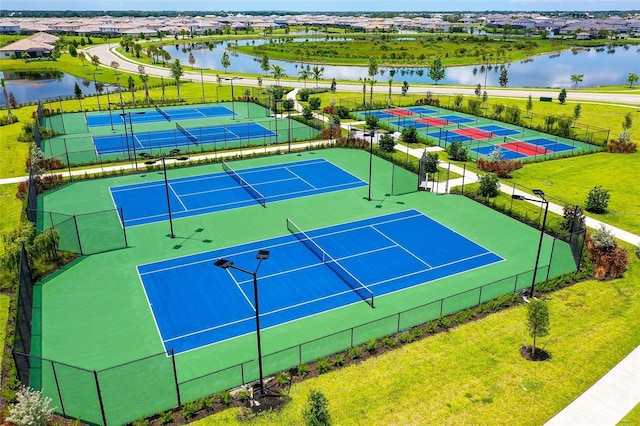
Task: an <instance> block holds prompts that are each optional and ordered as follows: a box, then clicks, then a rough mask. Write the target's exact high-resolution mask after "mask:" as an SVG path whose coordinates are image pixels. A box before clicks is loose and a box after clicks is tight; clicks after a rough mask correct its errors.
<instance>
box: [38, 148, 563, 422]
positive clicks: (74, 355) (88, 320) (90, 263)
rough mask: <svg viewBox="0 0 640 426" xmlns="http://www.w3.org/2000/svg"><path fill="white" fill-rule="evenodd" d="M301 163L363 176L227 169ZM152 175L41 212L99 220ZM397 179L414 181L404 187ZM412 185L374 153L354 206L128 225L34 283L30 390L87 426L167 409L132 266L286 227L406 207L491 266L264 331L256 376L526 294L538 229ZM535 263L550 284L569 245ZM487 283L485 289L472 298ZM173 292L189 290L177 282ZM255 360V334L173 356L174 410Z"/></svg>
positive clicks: (51, 202)
mask: <svg viewBox="0 0 640 426" xmlns="http://www.w3.org/2000/svg"><path fill="white" fill-rule="evenodd" d="M314 158H324V159H326V160H328V161H330V162H331V163H333V164H335V165H337V166H338V167H341V168H343V169H344V170H347V171H348V172H350V173H352V174H354V175H356V176H357V177H359V178H360V179H362V180H364V181H367V179H368V174H369V154H368V153H366V152H363V151H358V150H345V149H327V150H318V151H309V152H304V153H301V154H286V155H278V156H272V157H266V158H255V159H248V160H242V161H236V162H234V163H233V166H234V168H235V169H236V170H241V169H243V168H249V167H256V166H263V165H270V164H280V163H288V162H295V161H301V160H309V159H314ZM221 171H222V168H221V166H220V164H211V165H205V166H198V167H191V168H180V169H171V170H169V171H168V174H169V177H170V178H173V177H183V176H194V175H200V174H208V173H214V172H221ZM392 176H393V179H395V185H398V184H399V183H402V185H403V189H404V190H403V191H398V190H397V188H396V189H395V190H394V191H393V192H394V193H396V194H399V193H402V195H390V194H391V193H392ZM162 179H163V176H162V174H161V173H160V172H157V171H154V172H150V173H144V174H137V175H133V176H122V177H114V178H105V179H99V180H88V181H81V182H75V183H71V184H69V185H67V186H65V187H63V188H60V189H58V190H56V191H52V192H50V193H48V194H47V195H45V196H44V197H42V198H41V199H40V207H41V208H42V209H43V210H45V211H55V212H58V213H61V214H69V215H72V214H83V213H88V212H94V211H109V210H111V209H113V204H112V200H111V196H110V194H109V187H110V186H121V185H126V184H134V183H142V182H150V181H162ZM409 182H413V183H414V188H413V190H411V188H410V184H409ZM415 186H417V177H416V176H415V175H412V174H411V173H409V172H406V171H404V170H400V169H398V168H394V167H393V166H392V165H391V164H390V163H388V162H386V161H383V160H381V159H379V158H377V157H374V158H373V181H372V187H371V195H372V201H368V200H367V197H368V190H369V188H367V187H366V186H364V187H360V188H356V189H349V190H344V191H337V192H331V193H326V194H321V195H316V196H312V197H303V198H297V199H291V200H286V201H282V202H274V203H271V204H268V205H267V207H266V208H264V207H262V206H261V205H259V204H257V203H256V205H255V206H251V207H245V208H242V209H236V210H226V211H220V212H216V213H213V214H208V215H202V216H194V217H187V218H183V219H180V220H176V221H174V228H175V234H176V238H175V239H171V238H169V236H168V235H169V223H168V222H159V223H153V224H149V225H144V226H137V227H133V228H128V229H127V238H128V247H127V248H121V249H114V250H109V251H106V252H102V253H98V254H93V255H91V256H83V257H80V258H79V259H77V260H76V261H75V262H73V263H72V264H70V265H67V266H66V267H64V268H63V269H62V270H60V271H59V272H57V273H55V274H54V275H51V276H49V277H47V278H46V279H45V280H43V281H42V282H41V283H39V284H38V285H37V287H36V296H35V299H36V300H35V301H34V306H35V308H34V320H33V323H34V332H33V334H34V342H33V347H34V354H36V355H40V356H41V357H42V358H43V359H44V361H43V362H42V363H41V364H38V363H35V362H33V363H32V366H33V370H32V377H31V381H32V383H33V384H34V386H33V387H38V386H42V387H43V388H44V389H45V393H46V394H47V395H48V396H50V397H51V398H52V399H53V404H52V405H54V406H58V407H60V402H61V401H60V396H59V394H58V390H57V389H58V388H57V387H56V381H57V384H58V386H59V389H60V394H61V395H62V400H63V402H64V407H65V410H66V412H67V413H68V415H70V416H72V417H80V418H82V420H83V421H87V422H91V423H102V421H103V418H102V413H101V409H100V404H99V397H100V398H101V400H102V402H103V404H104V413H105V417H106V419H107V421H108V422H109V423H117V424H121V423H126V422H131V421H133V420H135V419H137V418H140V417H141V416H143V415H151V414H154V413H156V412H158V411H161V410H165V409H169V408H172V407H174V406H176V405H178V403H177V391H176V384H175V382H174V371H173V367H172V358H171V356H167V354H165V353H164V352H163V350H164V348H163V344H162V342H161V339H160V336H159V334H158V330H157V328H156V324H155V322H154V318H153V316H152V314H151V311H150V308H149V305H148V302H147V299H146V296H145V292H144V290H143V286H142V284H141V281H140V277H139V276H138V272H137V269H136V266H137V265H140V264H145V263H150V262H156V261H160V260H166V259H171V258H176V257H181V256H187V255H191V254H194V253H201V252H205V251H210V250H215V249H218V248H224V247H229V246H233V245H239V244H243V243H248V242H252V241H257V240H263V239H268V238H273V237H278V236H283V235H286V234H287V233H288V231H287V228H286V218H292V219H293V220H295V222H296V224H297V225H298V226H300V227H301V228H302V229H315V228H320V227H324V226H330V225H335V224H340V223H345V222H349V221H355V220H359V219H364V218H369V217H373V216H380V215H384V214H388V213H393V212H399V211H403V210H407V209H416V210H418V211H420V212H422V213H423V214H425V215H427V216H429V217H431V218H432V219H434V220H436V221H438V222H440V223H441V224H443V225H445V226H447V227H449V228H451V229H453V230H455V231H456V232H458V233H460V234H462V235H463V236H465V237H466V238H468V239H470V240H472V241H474V242H476V243H477V244H479V245H481V246H483V247H485V248H486V249H488V250H491V251H493V252H494V253H496V254H497V255H499V256H501V257H502V258H504V261H502V262H498V263H495V264H491V265H489V266H485V267H482V268H478V269H473V270H469V271H467V272H464V273H461V274H459V275H454V276H449V277H446V278H443V279H440V280H436V281H433V282H429V283H426V284H423V285H419V286H416V287H412V288H409V289H406V290H402V291H398V292H396V293H392V294H388V295H385V296H382V297H377V298H376V308H375V309H372V308H371V307H370V306H369V305H367V304H366V303H364V302H363V303H357V304H354V305H350V306H346V307H343V308H339V309H335V310H332V311H329V312H325V313H322V314H319V315H314V316H311V317H306V318H303V319H300V320H296V321H292V322H289V323H286V324H283V325H279V326H277V327H273V328H269V329H265V330H263V331H262V349H263V354H264V371H265V374H274V373H277V372H279V371H282V370H286V369H288V368H291V367H294V366H296V365H298V364H299V363H300V362H309V361H312V360H315V359H316V358H318V357H320V356H325V355H329V354H331V353H334V352H337V351H340V350H344V349H347V348H348V347H349V346H350V345H351V344H362V343H364V342H366V341H367V340H369V339H371V338H374V337H382V336H383V335H386V334H390V333H394V332H396V331H397V329H398V328H400V329H404V328H407V327H410V326H412V325H417V324H420V323H424V322H426V321H428V320H432V319H435V318H437V317H438V316H439V315H440V314H441V313H443V314H448V313H451V312H455V311H457V310H461V309H465V308H467V307H470V306H474V305H475V304H477V302H478V300H482V301H486V300H489V299H491V298H495V297H497V296H498V295H499V294H503V293H509V292H513V291H514V290H520V289H524V288H526V287H529V286H530V285H531V280H532V272H531V270H532V268H533V265H534V262H535V258H536V253H537V246H538V239H539V237H540V232H539V231H538V230H535V229H533V228H530V227H528V226H526V225H523V224H522V223H520V222H518V221H516V220H513V219H511V218H509V217H507V216H504V215H502V214H500V213H497V212H495V211H493V210H491V209H489V208H487V207H484V206H482V205H480V204H478V203H476V202H474V201H472V200H470V199H467V198H465V197H462V196H457V195H437V194H434V193H428V192H416V191H415ZM112 214H113V215H115V213H112ZM115 217H116V218H117V216H115ZM105 223H106V222H105ZM113 223H114V222H112V223H111V225H112V227H113V226H114V225H113ZM115 223H116V225H117V221H115ZM105 227H107V225H105ZM87 232H90V231H87ZM423 244H424V245H425V248H428V249H430V250H433V249H434V248H436V249H437V248H438V247H439V245H440V242H439V241H435V240H434V241H431V240H426V241H424V242H423ZM550 257H551V265H550V267H548V265H549V263H550ZM540 266H541V268H540V270H539V272H538V278H539V280H541V279H544V278H545V276H546V275H547V273H549V276H555V275H558V274H561V273H565V272H569V271H573V270H575V264H574V262H573V257H572V255H571V252H570V249H569V247H568V245H567V244H566V243H564V242H561V241H557V240H556V241H554V240H553V239H552V238H551V237H549V236H546V237H545V239H544V243H543V246H542V251H541V260H540ZM515 276H517V278H516V277H515ZM489 283H494V284H492V285H489V286H485V287H484V288H483V290H482V292H480V291H479V290H478V288H479V287H480V286H483V285H486V284H489ZM175 285H176V286H181V285H188V283H186V282H180V280H177V281H176V282H175ZM211 291H212V292H215V291H216V290H215V288H212V289H211ZM443 298H446V299H445V300H441V299H443ZM177 308H178V309H184V310H185V311H187V310H189V309H190V306H189V303H188V301H187V302H186V303H184V306H178V307H177ZM400 312H404V313H402V314H399V313H400ZM306 342H310V343H306ZM299 345H300V346H299ZM255 358H256V339H255V335H254V334H250V335H246V336H242V337H238V338H235V339H231V340H227V341H224V342H221V343H217V344H214V345H210V346H206V347H201V348H198V349H195V350H192V351H189V352H184V353H181V354H179V355H176V356H175V365H176V375H177V381H178V383H179V386H178V389H179V391H180V397H181V400H182V402H185V401H190V400H194V399H196V398H199V397H202V396H205V395H210V394H212V393H215V392H217V391H220V390H223V389H228V388H232V387H235V386H238V385H240V384H241V383H242V382H243V381H244V382H249V381H252V380H255V379H256V378H257V362H256V360H255ZM51 361H55V362H51ZM241 363H244V364H242V365H240V364H241ZM96 378H97V382H98V383H99V390H100V393H99V394H98V390H97V386H96ZM98 395H99V397H98ZM134 401H135V404H134V403H132V402H134Z"/></svg>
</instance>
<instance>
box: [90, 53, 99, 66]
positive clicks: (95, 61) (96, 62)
mask: <svg viewBox="0 0 640 426" xmlns="http://www.w3.org/2000/svg"><path fill="white" fill-rule="evenodd" d="M91 63H92V64H93V65H94V66H95V67H96V69H98V65H100V58H99V57H98V55H91Z"/></svg>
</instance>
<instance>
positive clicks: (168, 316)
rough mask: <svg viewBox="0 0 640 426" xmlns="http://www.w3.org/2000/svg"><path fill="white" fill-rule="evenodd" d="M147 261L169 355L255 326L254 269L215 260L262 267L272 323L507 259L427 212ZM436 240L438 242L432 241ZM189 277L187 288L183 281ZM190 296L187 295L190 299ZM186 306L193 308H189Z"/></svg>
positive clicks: (144, 275) (266, 319)
mask: <svg viewBox="0 0 640 426" xmlns="http://www.w3.org/2000/svg"><path fill="white" fill-rule="evenodd" d="M288 228H289V231H290V235H285V236H282V237H278V238H273V239H268V240H263V241H259V242H252V243H249V244H245V245H241V246H236V247H230V248H224V249H221V250H216V251H212V252H207V253H202V254H196V255H192V256H187V257H182V258H177V259H170V260H164V261H161V262H155V263H151V264H147V265H140V266H138V273H139V275H140V278H141V280H142V284H143V286H144V290H145V294H146V296H147V300H148V302H149V305H150V308H151V310H152V312H153V315H154V319H155V322H156V324H157V328H158V332H159V333H160V338H161V339H162V342H163V344H164V347H165V349H166V350H167V352H170V351H171V350H172V349H173V351H175V352H176V353H180V352H185V351H189V350H192V349H196V348H199V347H202V346H206V345H210V344H212V343H215V342H219V341H223V340H227V339H232V338H234V337H237V336H240V335H244V334H248V333H251V332H253V331H255V324H254V321H255V300H254V298H253V279H252V277H251V276H250V275H248V274H246V273H242V272H238V271H235V270H231V269H227V270H225V269H220V268H216V267H215V266H214V264H213V263H214V261H215V260H217V259H220V258H229V259H233V261H234V262H236V261H237V263H238V264H239V265H242V264H253V263H254V262H255V260H254V255H255V252H256V250H258V249H265V250H269V251H270V252H271V254H270V258H269V260H268V261H266V262H264V263H263V264H262V265H261V269H260V307H261V308H260V312H261V319H262V321H261V323H262V327H263V328H269V327H274V326H277V325H280V324H283V323H288V322H291V321H295V320H298V319H301V318H304V317H308V316H311V315H315V314H318V313H320V312H324V311H329V310H333V309H336V308H340V307H343V306H346V305H350V304H354V303H364V301H363V299H364V300H367V301H369V300H368V299H371V301H370V303H371V304H373V295H374V294H375V297H379V296H381V295H385V294H388V293H392V292H396V291H399V290H403V289H405V288H408V287H412V286H415V285H418V284H423V283H428V282H430V281H434V280H437V279H439V278H443V277H447V276H450V275H454V274H458V273H462V272H466V271H469V270H471V269H475V268H481V267H483V266H486V265H489V264H492V263H496V262H500V261H501V260H502V258H501V257H500V256H498V255H496V254H495V253H493V252H491V251H490V250H487V249H486V248H483V247H482V246H480V245H478V244H476V243H475V242H473V241H471V240H469V239H467V238H465V237H463V236H462V235H460V234H458V233H456V232H455V231H453V230H451V229H449V228H447V227H445V226H443V225H441V224H439V223H438V222H436V221H434V220H432V219H430V218H429V217H427V216H425V215H424V214H422V213H420V212H418V211H417V210H407V211H402V212H398V213H394V214H389V215H384V216H379V217H374V218H370V219H365V220H360V221H355V222H350V223H344V224H341V225H336V226H331V227H327V228H321V229H315V230H312V231H308V232H304V231H302V230H300V229H299V228H297V227H296V226H295V225H294V224H293V222H292V221H288ZM428 240H435V241H438V242H439V244H438V246H437V247H436V246H434V245H425V244H424V242H425V241H428ZM177 282H181V283H182V285H176V283H177ZM181 301H184V303H183V302H181ZM185 305H188V306H189V309H188V310H185V309H183V308H184V306H185Z"/></svg>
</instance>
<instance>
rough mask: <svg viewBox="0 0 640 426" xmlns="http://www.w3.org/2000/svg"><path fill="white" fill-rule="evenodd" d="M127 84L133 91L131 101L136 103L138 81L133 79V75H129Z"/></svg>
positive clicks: (130, 90)
mask: <svg viewBox="0 0 640 426" xmlns="http://www.w3.org/2000/svg"><path fill="white" fill-rule="evenodd" d="M127 86H128V87H129V92H130V93H131V102H133V103H134V104H135V103H136V81H135V80H134V79H133V76H131V75H130V76H129V79H128V80H127Z"/></svg>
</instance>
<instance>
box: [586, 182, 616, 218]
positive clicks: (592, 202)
mask: <svg viewBox="0 0 640 426" xmlns="http://www.w3.org/2000/svg"><path fill="white" fill-rule="evenodd" d="M609 197H610V195H609V191H607V190H606V189H602V187H601V186H596V187H594V188H593V189H591V191H589V193H588V194H587V200H586V201H585V206H584V209H585V210H586V211H588V212H591V213H606V212H607V208H608V207H609Z"/></svg>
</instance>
